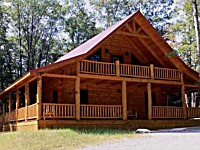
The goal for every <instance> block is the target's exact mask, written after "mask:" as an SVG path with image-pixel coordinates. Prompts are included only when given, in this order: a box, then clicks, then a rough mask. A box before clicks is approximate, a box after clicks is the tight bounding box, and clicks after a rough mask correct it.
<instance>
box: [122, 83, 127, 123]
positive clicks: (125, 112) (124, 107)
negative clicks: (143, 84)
mask: <svg viewBox="0 0 200 150" xmlns="http://www.w3.org/2000/svg"><path fill="white" fill-rule="evenodd" d="M122 109H123V111H122V112H123V115H122V117H123V120H127V95H126V81H122Z"/></svg>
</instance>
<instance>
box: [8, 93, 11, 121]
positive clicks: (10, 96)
mask: <svg viewBox="0 0 200 150" xmlns="http://www.w3.org/2000/svg"><path fill="white" fill-rule="evenodd" d="M11 111H12V92H10V93H9V118H8V119H9V121H10V114H11Z"/></svg>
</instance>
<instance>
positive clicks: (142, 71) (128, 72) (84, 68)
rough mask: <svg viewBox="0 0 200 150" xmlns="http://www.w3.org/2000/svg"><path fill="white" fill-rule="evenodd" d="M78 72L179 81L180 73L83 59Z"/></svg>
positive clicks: (173, 70) (117, 62)
mask: <svg viewBox="0 0 200 150" xmlns="http://www.w3.org/2000/svg"><path fill="white" fill-rule="evenodd" d="M80 72H81V73H88V74H96V75H109V76H117V77H132V78H146V79H155V80H172V81H181V80H182V73H181V71H179V70H176V69H169V68H160V67H154V66H153V65H150V66H139V65H130V64H120V63H119V61H116V62H115V63H108V62H97V61H90V60H83V61H81V62H80Z"/></svg>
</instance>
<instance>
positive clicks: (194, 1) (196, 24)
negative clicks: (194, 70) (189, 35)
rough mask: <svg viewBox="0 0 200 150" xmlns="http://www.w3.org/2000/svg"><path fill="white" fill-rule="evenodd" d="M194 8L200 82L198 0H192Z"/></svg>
mask: <svg viewBox="0 0 200 150" xmlns="http://www.w3.org/2000/svg"><path fill="white" fill-rule="evenodd" d="M192 8H193V17H194V26H195V32H196V42H197V53H198V72H199V82H200V32H199V17H198V8H197V1H196V0H192Z"/></svg>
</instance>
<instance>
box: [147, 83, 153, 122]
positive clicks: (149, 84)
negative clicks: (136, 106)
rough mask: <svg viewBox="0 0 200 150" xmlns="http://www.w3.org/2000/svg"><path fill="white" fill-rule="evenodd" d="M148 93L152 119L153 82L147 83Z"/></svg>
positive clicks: (149, 117)
mask: <svg viewBox="0 0 200 150" xmlns="http://www.w3.org/2000/svg"><path fill="white" fill-rule="evenodd" d="M147 94H148V119H149V120H151V119H152V90H151V83H147Z"/></svg>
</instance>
